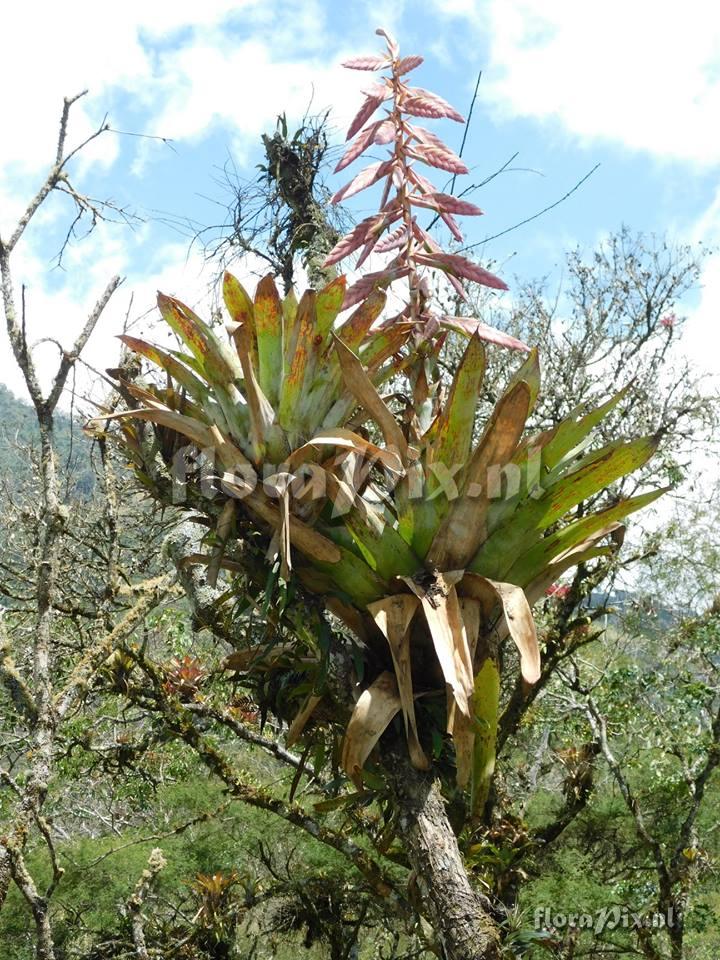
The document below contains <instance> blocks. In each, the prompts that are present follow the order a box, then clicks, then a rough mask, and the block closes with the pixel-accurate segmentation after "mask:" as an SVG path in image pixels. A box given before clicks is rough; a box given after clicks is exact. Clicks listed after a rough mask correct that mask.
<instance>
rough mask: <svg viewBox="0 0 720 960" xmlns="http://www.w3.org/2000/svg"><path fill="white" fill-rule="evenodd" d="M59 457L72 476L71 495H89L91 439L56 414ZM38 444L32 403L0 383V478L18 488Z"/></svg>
mask: <svg viewBox="0 0 720 960" xmlns="http://www.w3.org/2000/svg"><path fill="white" fill-rule="evenodd" d="M55 431H56V441H57V453H58V460H59V464H60V467H61V469H62V470H64V471H67V472H68V473H69V474H70V476H71V477H72V483H71V490H72V493H73V495H74V496H76V497H78V498H80V499H84V498H86V497H88V496H90V495H91V493H92V491H93V487H94V484H95V477H94V474H93V470H92V466H91V463H90V442H89V441H88V439H87V437H85V435H84V434H83V432H82V429H81V425H80V424H79V423H77V422H73V421H71V420H70V417H68V416H65V415H63V414H59V415H57V417H56V421H55ZM38 447H39V440H38V431H37V423H36V421H35V412H34V410H33V409H32V407H31V406H30V405H29V404H28V403H26V402H25V401H23V400H20V399H19V398H18V397H16V396H15V395H14V394H13V393H12V392H11V391H10V390H8V389H7V387H5V386H3V385H2V384H0V479H1V480H2V481H4V482H5V483H7V484H8V485H9V486H11V487H12V488H19V487H21V486H22V485H23V484H24V483H26V482H27V481H28V480H29V479H30V477H31V471H32V465H33V461H34V457H33V455H32V454H33V453H35V454H36V453H37V451H38Z"/></svg>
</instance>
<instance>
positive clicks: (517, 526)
mask: <svg viewBox="0 0 720 960" xmlns="http://www.w3.org/2000/svg"><path fill="white" fill-rule="evenodd" d="M656 449H657V441H656V440H655V439H653V438H652V437H645V438H642V439H639V440H631V441H629V442H626V443H612V444H609V445H608V446H606V447H603V448H602V449H601V450H598V451H596V452H594V453H593V454H592V459H591V461H590V462H588V463H587V464H586V465H585V466H583V467H581V468H580V469H577V470H575V471H574V472H572V473H570V474H569V475H568V476H566V477H561V478H560V479H559V480H557V481H556V482H555V483H554V484H552V486H551V487H550V488H549V489H548V490H546V492H545V493H544V494H543V495H542V496H541V497H539V498H537V499H532V498H528V499H526V500H524V501H523V502H522V503H520V505H519V506H518V507H517V508H516V509H515V511H514V512H513V513H512V515H511V516H509V517H506V518H505V519H504V521H503V522H502V523H501V524H500V525H499V526H497V527H496V529H494V530H493V531H492V532H491V534H490V536H489V537H488V539H487V540H486V541H485V542H484V543H483V545H482V546H481V547H480V549H479V551H478V552H477V554H476V555H475V557H474V559H473V561H472V563H471V564H470V569H471V570H473V571H475V572H477V573H482V574H484V575H485V576H486V577H492V578H493V579H496V580H502V579H505V577H506V575H507V572H508V570H509V569H510V567H511V566H512V564H513V563H514V561H515V558H516V557H517V556H518V555H519V554H520V552H521V551H526V550H527V548H528V545H532V544H534V543H536V542H537V541H538V540H539V539H540V538H541V537H542V535H543V533H544V532H545V530H547V529H548V527H550V526H551V525H552V524H553V523H555V522H556V521H558V520H560V519H561V518H562V517H564V516H565V514H566V513H567V512H568V511H569V510H570V509H571V508H572V507H575V506H577V505H578V504H579V503H581V502H582V501H583V500H587V499H588V498H589V497H592V496H595V495H596V494H598V493H600V492H601V491H602V490H604V489H605V488H606V487H608V486H610V484H612V483H614V482H615V481H616V480H618V479H619V478H620V477H623V476H625V475H626V474H628V473H632V472H633V471H634V470H637V469H638V468H639V467H641V466H643V464H645V463H647V461H648V460H649V459H650V457H651V456H652V455H653V453H654V452H655V450H656Z"/></svg>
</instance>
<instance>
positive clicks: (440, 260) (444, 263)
mask: <svg viewBox="0 0 720 960" xmlns="http://www.w3.org/2000/svg"><path fill="white" fill-rule="evenodd" d="M418 260H420V261H421V262H422V263H425V264H427V266H429V267H439V269H440V270H444V271H445V272H446V273H449V274H452V275H454V276H456V277H463V278H464V279H465V280H474V281H475V283H481V284H482V285H483V286H484V287H493V288H494V289H495V290H507V288H508V287H507V284H506V283H505V281H504V280H501V279H500V277H496V276H495V274H494V273H490V271H489V270H484V269H483V268H482V267H480V266H478V265H477V263H473V262H472V260H468V259H467V257H461V256H459V255H458V254H455V253H433V254H429V255H425V254H423V255H422V256H420V257H418Z"/></svg>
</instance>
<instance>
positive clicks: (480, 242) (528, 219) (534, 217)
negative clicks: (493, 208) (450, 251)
mask: <svg viewBox="0 0 720 960" xmlns="http://www.w3.org/2000/svg"><path fill="white" fill-rule="evenodd" d="M599 166H600V164H599V163H596V164H595V166H594V167H593V168H592V170H590V171H589V172H588V173H586V174H585V176H584V177H583V178H582V179H581V180H578V182H577V183H576V184H575V186H574V187H573V188H572V189H571V190H568V192H567V193H566V194H564V195H563V196H562V197H560V199H559V200H556V201H555V202H554V203H551V204H549V205H548V206H547V207H543V209H542V210H538V212H537V213H534V214H533V215H532V216H531V217H526V218H525V219H524V220H520V221H518V223H515V224H513V225H512V226H511V227H507V229H505V230H501V231H500V233H494V234H492V236H489V237H485V238H484V239H483V240H478V241H477V242H476V243H471V244H468V246H466V247H463V251H468V250H474V249H475V247H480V246H482V245H483V244H484V243H489V242H490V240H497V238H498V237H504V236H505V234H507V233H512V231H513V230H517V229H518V228H519V227H524V226H525V224H526V223H531V222H532V221H533V220H537V218H538V217H542V215H543V214H545V213H548V211H550V210H553V209H554V208H555V207H558V206H560V204H561V203H563V201H565V200H567V198H568V197H571V196H572V195H573V193H575V191H576V190H579V189H580V187H581V186H582V185H583V184H584V183H585V181H586V180H589V179H590V177H591V176H592V175H593V174H594V173H595V171H596V170H597V169H598V167H599Z"/></svg>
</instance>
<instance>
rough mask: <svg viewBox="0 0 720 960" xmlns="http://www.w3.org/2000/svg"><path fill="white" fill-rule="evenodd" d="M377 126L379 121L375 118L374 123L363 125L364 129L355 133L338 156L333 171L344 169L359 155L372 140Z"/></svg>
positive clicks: (337, 171)
mask: <svg viewBox="0 0 720 960" xmlns="http://www.w3.org/2000/svg"><path fill="white" fill-rule="evenodd" d="M379 126H380V121H379V120H377V121H376V122H375V123H371V124H370V126H369V127H365V129H364V130H362V131H361V132H360V133H359V134H358V135H357V137H356V138H355V139H354V140H353V142H352V143H351V144H350V146H349V147H348V148H347V150H346V151H345V153H344V154H343V155H342V157H340V161H339V163H338V165H337V166H336V167H335V173H339V172H340V171H341V170H344V169H345V167H347V166H349V165H350V164H351V163H352V162H353V160H356V159H357V158H358V157H359V156H360V154H361V153H362V152H363V150H365V148H366V147H368V146H369V145H370V144H371V143H372V142H373V137H374V136H375V133H376V131H377V129H378V127H379Z"/></svg>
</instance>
